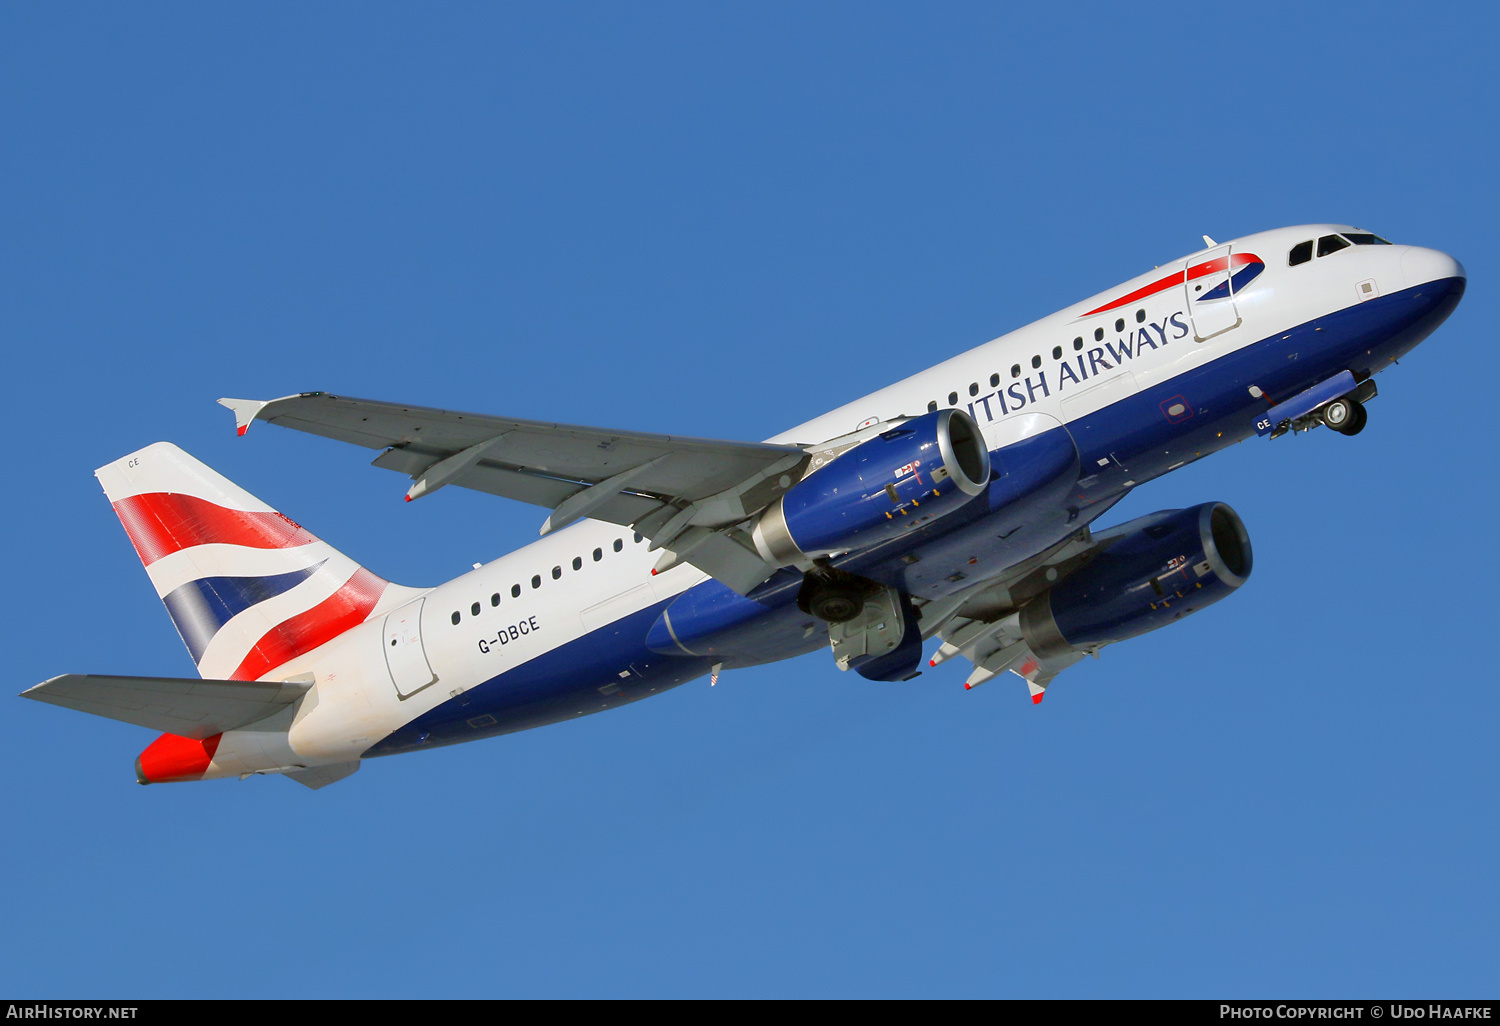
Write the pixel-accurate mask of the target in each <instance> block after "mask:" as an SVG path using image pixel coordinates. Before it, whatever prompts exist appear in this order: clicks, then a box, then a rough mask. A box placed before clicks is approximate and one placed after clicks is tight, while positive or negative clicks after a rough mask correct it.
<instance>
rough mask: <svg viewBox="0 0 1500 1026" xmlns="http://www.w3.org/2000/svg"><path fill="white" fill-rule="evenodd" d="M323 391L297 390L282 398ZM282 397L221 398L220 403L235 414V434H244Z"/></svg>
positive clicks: (312, 394)
mask: <svg viewBox="0 0 1500 1026" xmlns="http://www.w3.org/2000/svg"><path fill="white" fill-rule="evenodd" d="M323 394H324V393H322V392H295V393H293V394H292V395H284V396H282V397H281V399H305V398H308V397H309V396H315V395H323ZM281 399H220V400H219V405H220V406H226V407H228V408H229V410H230V412H232V413H233V414H234V428H235V434H238V435H242V436H243V435H244V433H245V432H246V431H249V430H250V422H251V421H252V420H254V419H255V418H256V417H258V416H260V411H261V410H264V409H265V408H266V407H267V406H270V405H271V404H272V403H279V402H281Z"/></svg>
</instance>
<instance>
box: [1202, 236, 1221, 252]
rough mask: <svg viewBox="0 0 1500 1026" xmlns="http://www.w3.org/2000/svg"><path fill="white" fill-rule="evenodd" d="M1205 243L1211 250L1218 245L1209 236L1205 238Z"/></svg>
mask: <svg viewBox="0 0 1500 1026" xmlns="http://www.w3.org/2000/svg"><path fill="white" fill-rule="evenodd" d="M1203 243H1204V245H1206V246H1208V247H1209V248H1210V249H1212V248H1213V247H1215V246H1217V245H1218V243H1217V242H1215V241H1214V240H1213V239H1210V238H1209V237H1208V236H1207V235H1205V236H1203Z"/></svg>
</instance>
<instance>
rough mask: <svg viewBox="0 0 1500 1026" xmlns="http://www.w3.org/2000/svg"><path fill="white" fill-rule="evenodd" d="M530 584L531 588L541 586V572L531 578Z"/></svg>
mask: <svg viewBox="0 0 1500 1026" xmlns="http://www.w3.org/2000/svg"><path fill="white" fill-rule="evenodd" d="M531 586H532V587H533V588H540V587H541V586H542V575H541V574H537V575H536V576H535V577H533V578H532V579H531Z"/></svg>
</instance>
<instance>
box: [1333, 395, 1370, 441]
mask: <svg viewBox="0 0 1500 1026" xmlns="http://www.w3.org/2000/svg"><path fill="white" fill-rule="evenodd" d="M1369 419H1370V415H1369V414H1368V413H1366V412H1365V407H1364V404H1363V403H1361V402H1358V401H1357V400H1355V399H1353V398H1351V397H1349V396H1344V397H1342V398H1339V399H1335V400H1334V401H1333V402H1331V403H1329V404H1328V405H1327V406H1325V407H1323V423H1324V424H1326V425H1328V426H1329V427H1330V428H1332V429H1333V430H1335V431H1337V432H1338V433H1339V434H1341V435H1357V434H1359V433H1360V432H1361V431H1363V430H1364V429H1365V424H1366V423H1367V422H1368V421H1369Z"/></svg>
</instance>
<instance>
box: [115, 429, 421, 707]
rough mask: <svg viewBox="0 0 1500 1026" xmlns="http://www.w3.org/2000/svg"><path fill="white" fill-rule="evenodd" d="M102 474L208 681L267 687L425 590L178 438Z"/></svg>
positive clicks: (132, 456)
mask: <svg viewBox="0 0 1500 1026" xmlns="http://www.w3.org/2000/svg"><path fill="white" fill-rule="evenodd" d="M94 476H95V477H97V478H98V479H99V483H100V484H101V485H102V486H103V487H104V494H105V495H107V496H108V497H109V501H110V502H111V503H112V504H113V506H114V509H115V513H116V514H117V515H118V516H119V518H120V523H122V524H124V525H125V533H126V534H128V535H129V536H130V541H131V543H132V544H133V545H134V546H135V551H136V553H137V554H138V555H139V556H140V557H141V562H142V563H144V564H145V566H146V573H147V574H148V575H150V577H151V583H152V584H154V585H155V586H156V593H157V594H158V595H159V596H161V600H162V602H163V603H165V604H166V607H167V612H168V613H170V614H171V616H172V622H173V623H175V624H176V625H177V633H178V634H180V635H182V640H183V642H184V643H185V644H186V645H187V647H188V651H189V652H191V653H192V656H193V662H195V663H197V665H198V673H199V674H200V675H201V676H203V677H209V678H218V679H227V680H259V679H260V678H262V677H265V676H266V675H267V674H269V673H271V672H273V671H274V670H276V669H277V668H278V667H280V666H283V665H285V664H286V663H287V662H288V661H290V660H292V659H295V658H297V657H298V656H300V655H303V654H304V653H306V652H310V651H312V650H313V649H314V648H317V647H318V646H319V645H322V644H324V643H325V642H327V641H331V640H332V639H333V638H336V637H338V636H339V635H340V634H342V633H344V632H345V631H347V630H349V629H350V628H351V627H355V626H358V625H359V624H361V623H363V622H364V621H365V620H367V619H368V618H369V617H370V616H371V615H372V614H373V613H375V612H376V611H377V610H379V611H381V612H384V611H385V609H387V608H390V607H392V606H394V605H396V604H398V603H399V602H402V601H405V600H406V599H408V598H409V597H411V596H412V595H415V594H417V592H415V591H414V590H413V589H410V588H402V587H400V586H399V585H393V584H391V583H390V582H388V581H385V580H383V579H381V578H380V577H377V576H376V575H375V574H373V573H371V572H370V571H368V570H366V569H365V568H364V567H362V566H360V565H359V564H358V563H356V562H354V561H353V560H352V559H350V558H349V557H348V556H345V555H344V554H342V553H340V552H338V551H337V550H335V549H334V548H333V546H331V545H329V544H328V543H327V542H324V541H319V540H318V539H317V538H315V537H313V535H311V534H309V533H308V532H307V531H306V530H305V529H304V528H303V527H301V526H300V525H299V524H297V523H295V522H293V521H292V520H289V519H287V518H286V517H285V516H283V515H282V514H280V513H278V512H277V511H276V510H274V509H272V508H271V507H270V506H267V505H266V504H265V503H263V502H261V501H260V500H259V499H257V498H256V497H255V496H253V495H251V494H250V493H249V492H247V491H245V490H244V489H243V488H240V487H239V486H237V485H235V484H234V483H233V482H232V481H229V480H227V479H226V478H224V477H222V476H220V475H219V474H217V473H215V472H214V471H213V470H211V469H209V468H208V467H207V466H205V465H204V464H202V463H200V462H199V461H197V460H195V459H194V458H193V457H191V456H189V455H188V454H187V453H185V452H183V451H182V450H181V449H179V448H177V446H175V445H172V444H171V443H170V442H157V443H156V444H155V445H148V446H146V448H144V449H141V450H140V451H139V452H134V453H131V454H130V455H129V456H126V457H123V458H122V459H119V460H116V461H115V462H114V463H111V464H109V465H108V466H105V467H100V468H99V469H98V470H96V471H95V472H94Z"/></svg>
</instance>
